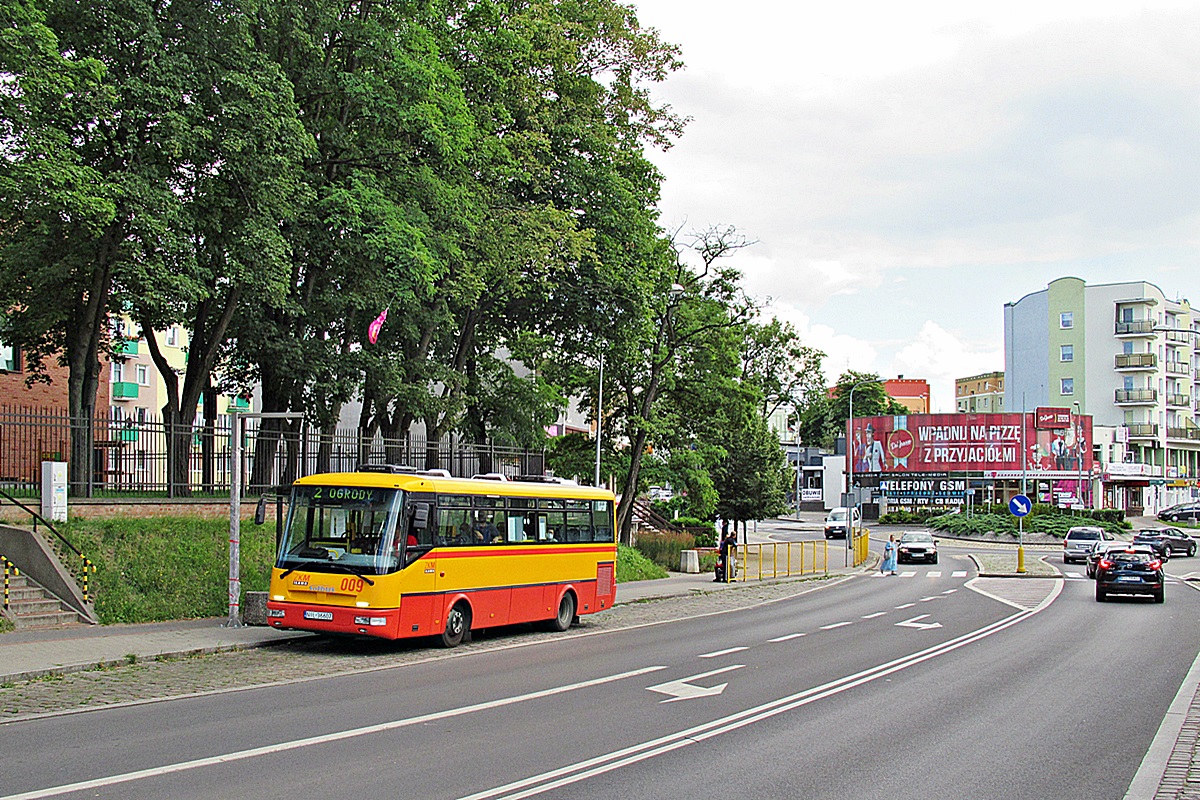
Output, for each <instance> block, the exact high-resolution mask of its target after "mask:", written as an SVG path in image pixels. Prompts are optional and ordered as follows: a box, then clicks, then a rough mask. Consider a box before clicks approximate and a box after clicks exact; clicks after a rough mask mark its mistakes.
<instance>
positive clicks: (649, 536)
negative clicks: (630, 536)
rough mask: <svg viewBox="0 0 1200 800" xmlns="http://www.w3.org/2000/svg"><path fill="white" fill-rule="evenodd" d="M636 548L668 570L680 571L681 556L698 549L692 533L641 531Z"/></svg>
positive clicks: (635, 541)
mask: <svg viewBox="0 0 1200 800" xmlns="http://www.w3.org/2000/svg"><path fill="white" fill-rule="evenodd" d="M634 546H635V547H636V548H637V549H638V550H639V551H640V552H641V553H642V555H644V556H645V557H646V558H648V559H650V560H651V561H653V562H654V563H655V564H658V565H659V566H660V567H665V568H666V569H674V570H678V569H679V554H680V552H682V551H684V550H694V549H695V548H696V537H694V536H692V535H691V534H690V533H674V532H661V531H639V532H638V535H637V537H636V538H635V540H634Z"/></svg>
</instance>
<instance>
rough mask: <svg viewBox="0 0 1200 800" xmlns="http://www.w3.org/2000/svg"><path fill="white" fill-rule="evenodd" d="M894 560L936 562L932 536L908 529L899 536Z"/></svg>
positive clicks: (934, 544) (901, 561)
mask: <svg viewBox="0 0 1200 800" xmlns="http://www.w3.org/2000/svg"><path fill="white" fill-rule="evenodd" d="M896 561H897V562H899V563H901V564H903V563H904V562H906V561H908V562H913V561H926V562H928V563H930V564H936V563H937V562H938V554H937V542H936V541H934V538H933V536H931V535H930V534H928V533H925V532H924V531H910V532H908V533H906V534H904V535H903V536H901V537H900V544H899V546H898V547H897V548H896Z"/></svg>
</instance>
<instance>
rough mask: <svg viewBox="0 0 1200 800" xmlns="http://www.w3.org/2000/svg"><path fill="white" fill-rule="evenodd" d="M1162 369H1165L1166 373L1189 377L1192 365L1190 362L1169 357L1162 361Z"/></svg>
mask: <svg viewBox="0 0 1200 800" xmlns="http://www.w3.org/2000/svg"><path fill="white" fill-rule="evenodd" d="M1163 369H1165V370H1166V371H1167V374H1168V375H1178V376H1180V377H1185V378H1187V377H1191V374H1192V365H1191V364H1190V363H1188V362H1187V361H1177V360H1174V359H1170V358H1168V359H1167V360H1166V361H1164V362H1163Z"/></svg>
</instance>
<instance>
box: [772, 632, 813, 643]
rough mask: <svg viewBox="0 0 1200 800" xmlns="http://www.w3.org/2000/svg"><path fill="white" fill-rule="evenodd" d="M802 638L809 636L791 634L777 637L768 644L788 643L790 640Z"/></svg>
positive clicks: (805, 634)
mask: <svg viewBox="0 0 1200 800" xmlns="http://www.w3.org/2000/svg"><path fill="white" fill-rule="evenodd" d="M801 636H808V634H807V633H789V634H788V635H787V636H776V637H775V638H774V639H768V640H767V641H768V642H786V641H787V640H789V639H799V638H800V637H801Z"/></svg>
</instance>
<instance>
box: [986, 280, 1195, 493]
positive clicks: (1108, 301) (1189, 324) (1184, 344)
mask: <svg viewBox="0 0 1200 800" xmlns="http://www.w3.org/2000/svg"><path fill="white" fill-rule="evenodd" d="M1004 375H1005V390H1004V404H1005V407H1006V409H1007V410H1009V411H1020V410H1024V409H1033V408H1035V407H1039V406H1055V407H1062V408H1070V409H1072V410H1073V411H1075V412H1076V413H1082V414H1088V415H1091V416H1092V418H1093V420H1094V424H1095V426H1096V429H1097V437H1098V438H1100V436H1101V435H1102V434H1101V432H1102V431H1103V430H1104V429H1106V428H1108V429H1111V440H1110V441H1111V442H1112V444H1113V445H1115V446H1113V447H1107V448H1104V450H1105V452H1099V448H1098V452H1097V455H1098V457H1099V466H1098V469H1099V470H1100V471H1101V472H1100V474H1099V475H1097V476H1094V477H1097V478H1099V479H1100V480H1101V482H1102V484H1103V491H1104V495H1103V499H1104V504H1105V505H1108V506H1112V507H1117V508H1125V509H1126V510H1127V511H1131V512H1137V513H1142V512H1143V511H1144V512H1145V513H1151V512H1153V511H1156V510H1157V509H1158V508H1162V507H1164V506H1166V505H1171V504H1173V503H1176V502H1182V501H1184V500H1190V499H1192V498H1193V497H1195V496H1196V495H1197V494H1198V489H1197V477H1198V476H1200V425H1198V424H1197V421H1196V419H1197V411H1198V408H1200V406H1198V401H1197V397H1198V396H1200V392H1198V391H1197V390H1198V389H1200V314H1198V313H1196V312H1193V310H1192V307H1191V305H1190V304H1189V303H1188V301H1187V300H1184V299H1171V298H1169V297H1168V296H1167V295H1166V294H1165V293H1164V292H1163V291H1162V289H1160V288H1159V287H1158V286H1155V285H1154V284H1152V283H1148V282H1145V281H1131V282H1128V283H1107V284H1096V285H1088V284H1087V283H1086V282H1085V281H1083V280H1081V279H1079V278H1073V277H1065V278H1059V279H1058V280H1055V281H1052V282H1051V283H1050V284H1048V285H1047V287H1046V288H1045V289H1044V290H1042V291H1038V292H1033V293H1032V294H1029V295H1026V296H1025V297H1023V298H1021V299H1020V300H1018V301H1017V302H1015V303H1006V304H1005V306H1004ZM1106 458H1107V459H1108V460H1106ZM1118 459H1119V460H1118Z"/></svg>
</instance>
